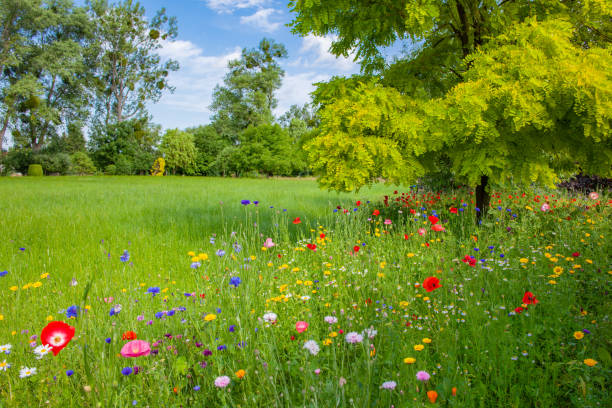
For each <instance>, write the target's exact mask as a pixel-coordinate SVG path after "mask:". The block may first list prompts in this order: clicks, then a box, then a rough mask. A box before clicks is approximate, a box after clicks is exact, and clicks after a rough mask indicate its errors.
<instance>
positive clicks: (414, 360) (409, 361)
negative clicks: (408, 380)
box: [404, 357, 416, 364]
mask: <svg viewBox="0 0 612 408" xmlns="http://www.w3.org/2000/svg"><path fill="white" fill-rule="evenodd" d="M404 363H405V364H414V363H416V358H413V357H406V358H405V359H404Z"/></svg>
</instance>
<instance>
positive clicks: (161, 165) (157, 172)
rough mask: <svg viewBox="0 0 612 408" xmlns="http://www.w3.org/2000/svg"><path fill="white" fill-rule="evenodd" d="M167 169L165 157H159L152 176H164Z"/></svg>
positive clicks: (152, 170) (154, 164)
mask: <svg viewBox="0 0 612 408" xmlns="http://www.w3.org/2000/svg"><path fill="white" fill-rule="evenodd" d="M165 168H166V161H165V160H164V158H163V157H158V158H157V160H155V163H153V168H151V175H152V176H163V175H164V170H165Z"/></svg>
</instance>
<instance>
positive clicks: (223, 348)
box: [217, 344, 227, 351]
mask: <svg viewBox="0 0 612 408" xmlns="http://www.w3.org/2000/svg"><path fill="white" fill-rule="evenodd" d="M225 349H227V346H226V345H225V344H222V345H220V346H217V350H219V351H221V350H225Z"/></svg>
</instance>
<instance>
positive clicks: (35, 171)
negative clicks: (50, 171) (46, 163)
mask: <svg viewBox="0 0 612 408" xmlns="http://www.w3.org/2000/svg"><path fill="white" fill-rule="evenodd" d="M42 175H43V168H42V166H41V165H40V164H30V165H29V166H28V176H32V177H40V176H42Z"/></svg>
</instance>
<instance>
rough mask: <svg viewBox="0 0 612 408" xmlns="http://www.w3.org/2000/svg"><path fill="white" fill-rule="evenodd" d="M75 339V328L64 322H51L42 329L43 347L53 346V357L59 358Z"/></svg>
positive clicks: (41, 339)
mask: <svg viewBox="0 0 612 408" xmlns="http://www.w3.org/2000/svg"><path fill="white" fill-rule="evenodd" d="M73 337H74V327H72V326H70V325H68V324H66V323H64V322H56V321H54V322H50V323H49V324H48V325H46V326H45V327H44V328H43V329H42V333H41V334H40V341H41V343H42V344H43V345H46V346H51V348H52V351H53V355H54V356H57V353H59V352H60V351H61V350H62V349H63V348H64V347H66V346H67V345H68V343H70V340H72V338H73Z"/></svg>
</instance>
